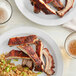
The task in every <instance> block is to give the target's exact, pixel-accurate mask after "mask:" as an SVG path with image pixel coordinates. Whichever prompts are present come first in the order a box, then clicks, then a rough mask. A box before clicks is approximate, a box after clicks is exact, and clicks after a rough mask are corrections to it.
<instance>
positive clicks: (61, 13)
mask: <svg viewBox="0 0 76 76" xmlns="http://www.w3.org/2000/svg"><path fill="white" fill-rule="evenodd" d="M73 4H74V0H66V6H65V8H64V9H63V10H60V11H57V14H58V15H59V16H60V17H63V16H64V15H65V14H66V13H67V12H68V11H69V10H70V9H71V8H72V7H73Z"/></svg>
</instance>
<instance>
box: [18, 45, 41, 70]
mask: <svg viewBox="0 0 76 76" xmlns="http://www.w3.org/2000/svg"><path fill="white" fill-rule="evenodd" d="M18 48H19V49H20V50H22V51H23V52H24V53H26V54H27V55H28V56H29V57H30V58H31V59H32V60H33V62H34V63H35V67H37V69H38V70H37V71H42V68H41V65H42V62H41V60H40V59H39V57H38V55H37V54H36V52H35V51H34V50H33V48H32V47H31V46H25V45H22V46H18Z"/></svg>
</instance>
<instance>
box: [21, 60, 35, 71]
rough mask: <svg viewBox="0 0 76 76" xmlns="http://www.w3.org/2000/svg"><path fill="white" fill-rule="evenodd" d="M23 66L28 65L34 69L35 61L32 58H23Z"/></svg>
mask: <svg viewBox="0 0 76 76" xmlns="http://www.w3.org/2000/svg"><path fill="white" fill-rule="evenodd" d="M22 66H23V67H28V68H29V69H30V70H32V69H33V67H34V65H33V61H32V60H31V59H23V60H22Z"/></svg>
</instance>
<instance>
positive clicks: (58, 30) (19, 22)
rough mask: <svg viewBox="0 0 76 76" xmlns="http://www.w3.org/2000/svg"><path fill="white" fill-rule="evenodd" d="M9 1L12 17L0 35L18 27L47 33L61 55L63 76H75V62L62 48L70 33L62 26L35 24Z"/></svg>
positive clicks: (0, 31) (0, 30)
mask: <svg viewBox="0 0 76 76" xmlns="http://www.w3.org/2000/svg"><path fill="white" fill-rule="evenodd" d="M9 1H10V2H11V4H12V6H13V16H12V18H11V20H10V21H9V22H8V23H6V24H5V25H7V26H6V27H3V28H0V34H3V33H4V32H6V31H8V30H11V29H12V28H16V27H20V26H31V27H36V28H39V29H41V30H43V31H45V32H47V33H48V34H49V35H50V36H51V37H52V38H53V39H54V40H55V42H56V43H57V45H58V46H59V47H60V49H61V53H62V56H63V61H64V69H63V76H76V60H75V59H71V58H70V57H68V55H67V54H66V52H65V50H64V48H63V47H64V41H65V39H66V37H67V36H68V34H69V33H71V32H72V31H71V30H68V29H65V28H63V27H62V26H56V27H45V26H41V25H38V24H35V23H33V22H31V21H30V20H28V19H27V18H26V17H24V16H23V15H22V14H21V12H20V11H19V10H18V8H17V7H16V5H15V3H14V0H9Z"/></svg>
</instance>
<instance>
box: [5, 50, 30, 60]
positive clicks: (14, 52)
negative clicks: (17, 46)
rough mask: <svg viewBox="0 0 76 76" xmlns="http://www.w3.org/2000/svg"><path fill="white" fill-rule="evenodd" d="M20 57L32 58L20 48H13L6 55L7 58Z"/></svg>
mask: <svg viewBox="0 0 76 76" xmlns="http://www.w3.org/2000/svg"><path fill="white" fill-rule="evenodd" d="M14 58H16V59H20V58H25V59H30V57H29V56H28V55H27V54H25V53H24V52H22V51H19V50H12V51H10V52H9V53H8V54H7V55H6V59H14Z"/></svg>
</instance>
